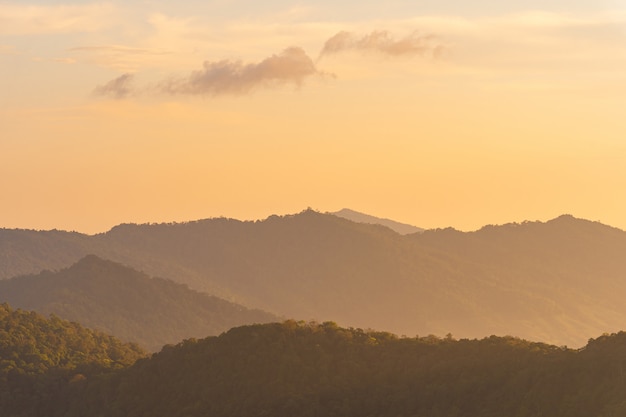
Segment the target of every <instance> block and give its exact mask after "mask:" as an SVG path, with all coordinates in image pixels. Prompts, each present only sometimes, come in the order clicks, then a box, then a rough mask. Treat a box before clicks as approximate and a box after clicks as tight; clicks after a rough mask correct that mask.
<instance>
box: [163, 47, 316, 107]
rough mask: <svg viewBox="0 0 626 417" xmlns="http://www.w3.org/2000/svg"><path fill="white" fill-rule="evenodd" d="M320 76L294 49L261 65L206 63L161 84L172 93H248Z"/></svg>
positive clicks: (309, 62) (304, 53)
mask: <svg viewBox="0 0 626 417" xmlns="http://www.w3.org/2000/svg"><path fill="white" fill-rule="evenodd" d="M318 74H321V73H320V72H319V71H318V70H317V68H316V66H315V63H314V62H313V60H312V59H311V58H310V57H309V56H308V55H307V54H306V52H304V50H303V49H302V48H299V47H291V48H287V49H285V50H284V51H283V52H281V53H280V54H277V55H272V56H271V57H269V58H266V59H264V60H263V61H261V62H259V63H252V64H244V63H242V62H241V61H231V60H222V61H217V62H209V61H207V62H205V63H204V65H203V68H202V69H201V70H199V71H194V72H192V73H191V74H190V75H189V76H187V77H184V78H180V79H171V80H169V81H167V82H164V83H162V84H161V88H160V89H161V90H162V91H164V92H167V93H170V94H189V95H208V96H217V95H223V94H235V95H237V94H246V93H249V92H251V91H252V90H254V89H255V88H257V87H263V86H272V85H282V84H289V83H292V84H294V85H296V86H300V85H302V83H303V82H304V80H305V79H306V78H307V77H311V76H313V75H318Z"/></svg>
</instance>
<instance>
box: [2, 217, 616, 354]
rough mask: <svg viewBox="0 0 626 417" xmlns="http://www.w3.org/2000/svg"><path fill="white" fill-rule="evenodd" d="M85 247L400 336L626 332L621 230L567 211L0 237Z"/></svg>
mask: <svg viewBox="0 0 626 417" xmlns="http://www.w3.org/2000/svg"><path fill="white" fill-rule="evenodd" d="M23 235H24V236H26V237H24V236H23ZM55 239H58V241H59V242H60V243H59V244H58V245H57V244H55ZM14 241H15V242H17V243H13V242H14ZM16 248H17V249H16ZM18 249H19V250H18ZM1 251H4V252H1ZM81 251H89V252H87V253H95V254H96V255H98V256H100V257H104V258H106V259H112V260H114V261H116V262H121V263H124V264H126V265H129V266H131V267H133V268H136V269H139V270H142V271H145V272H146V273H147V274H149V275H152V276H162V277H166V278H170V279H175V280H177V281H178V282H181V283H184V284H187V285H188V286H189V287H191V288H193V289H195V290H198V291H203V292H207V293H210V294H213V295H216V296H219V297H222V298H226V299H229V300H232V301H235V302H237V303H239V304H242V305H245V306H247V307H253V308H260V309H263V310H265V311H270V312H272V313H275V314H277V315H280V316H284V317H294V318H297V319H307V320H308V319H317V320H320V321H324V320H335V321H337V322H338V323H340V324H342V325H351V326H355V327H362V328H378V329H388V330H390V331H393V332H394V333H398V334H407V335H415V334H421V335H424V334H429V333H433V334H438V335H443V334H447V333H449V332H450V333H452V334H453V335H455V336H456V337H483V336H487V335H491V334H497V335H515V336H519V337H523V338H526V339H530V340H537V341H544V342H549V343H553V344H557V345H568V346H583V345H584V344H585V342H586V341H587V339H588V338H589V337H591V336H593V335H597V334H602V333H605V332H616V331H618V330H620V329H621V328H622V326H623V323H626V305H624V304H623V303H621V302H620V301H621V298H622V295H623V294H625V293H626V282H625V281H624V280H623V277H624V276H626V257H624V256H623V254H624V253H626V233H625V232H623V231H621V230H618V229H614V228H611V227H609V226H605V225H602V224H600V223H595V222H589V221H586V220H581V219H576V218H573V217H571V216H562V217H559V218H557V219H554V220H552V221H549V222H545V223H542V222H525V223H522V224H508V225H502V226H488V227H485V228H483V229H481V230H479V231H476V232H470V233H464V232H459V231H455V230H452V229H441V230H430V231H426V232H424V233H421V234H412V235H407V236H402V235H399V234H397V233H395V232H393V231H391V230H389V229H388V228H386V227H383V226H380V225H371V224H361V223H354V222H352V221H349V220H346V219H343V218H339V217H337V216H334V215H330V214H321V213H317V212H314V211H311V210H306V211H304V212H302V213H299V214H296V215H291V216H282V217H279V216H271V217H269V218H268V219H266V220H263V221H256V222H250V221H248V222H242V221H238V220H233V219H225V218H219V219H208V220H199V221H195V222H188V223H179V224H151V225H133V224H125V225H120V226H117V227H114V228H113V229H112V230H110V231H109V232H107V233H104V234H100V235H96V236H84V235H75V234H67V233H66V234H63V233H62V232H54V233H52V232H31V231H15V230H14V231H4V233H0V260H2V259H13V258H17V259H20V262H19V265H22V268H23V269H25V266H27V265H28V264H29V262H28V260H29V259H30V260H32V265H34V266H32V268H42V267H45V266H44V264H45V262H44V261H50V263H53V262H52V260H54V261H55V262H56V259H57V258H60V259H61V258H62V259H66V258H69V257H71V255H68V254H67V253H71V254H74V256H75V255H78V254H79V253H80V252H81ZM60 252H62V253H66V252H67V253H66V254H65V255H61V254H60ZM0 262H3V261H0ZM47 268H48V269H51V268H56V267H55V266H51V267H47ZM18 269H19V268H12V269H11V268H10V267H9V266H7V265H6V264H5V265H3V266H2V268H0V270H4V271H7V270H12V271H14V272H15V271H17V270H18Z"/></svg>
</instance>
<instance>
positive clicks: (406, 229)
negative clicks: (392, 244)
mask: <svg viewBox="0 0 626 417" xmlns="http://www.w3.org/2000/svg"><path fill="white" fill-rule="evenodd" d="M330 214H334V215H335V216H338V217H342V218H344V219H348V220H352V221H353V222H355V223H367V224H380V225H382V226H386V227H388V228H390V229H391V230H393V231H394V232H397V233H399V234H401V235H408V234H411V233H421V232H423V231H424V229H422V228H421V227H417V226H413V225H410V224H406V223H400V222H397V221H395V220H391V219H383V218H380V217H375V216H371V215H369V214H365V213H360V212H358V211H354V210H350V209H348V208H344V209H341V210H339V211H336V212H333V213H330Z"/></svg>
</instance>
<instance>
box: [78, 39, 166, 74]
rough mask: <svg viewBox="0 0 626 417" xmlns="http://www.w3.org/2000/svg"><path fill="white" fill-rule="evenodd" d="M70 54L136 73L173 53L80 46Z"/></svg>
mask: <svg viewBox="0 0 626 417" xmlns="http://www.w3.org/2000/svg"><path fill="white" fill-rule="evenodd" d="M69 52H70V53H72V54H74V56H76V57H80V58H81V60H85V61H87V62H90V63H93V64H95V65H99V66H102V67H106V68H112V69H115V70H117V71H120V72H136V71H138V70H139V69H140V68H141V67H144V66H146V65H155V64H158V63H159V60H160V59H162V58H163V56H165V55H171V52H168V51H164V50H161V49H153V48H135V47H131V46H124V45H98V46H79V47H74V48H70V49H69Z"/></svg>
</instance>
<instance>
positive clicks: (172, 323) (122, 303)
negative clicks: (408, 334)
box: [0, 255, 278, 351]
mask: <svg viewBox="0 0 626 417" xmlns="http://www.w3.org/2000/svg"><path fill="white" fill-rule="evenodd" d="M0 301H4V302H8V303H10V304H11V305H13V306H16V307H20V308H23V309H28V310H35V311H38V312H41V313H43V314H50V313H54V314H55V315H57V316H59V317H61V318H64V319H67V320H72V321H76V322H79V323H81V324H82V325H84V326H86V327H89V328H94V329H98V330H101V331H103V332H106V333H109V334H113V335H115V336H116V337H119V338H120V339H122V340H126V341H133V342H136V343H138V344H139V345H141V346H143V347H145V348H147V349H150V350H152V351H156V350H160V349H161V347H162V346H163V345H165V344H168V343H177V342H179V341H181V340H183V339H186V338H190V337H205V336H210V335H217V334H220V333H222V332H224V331H226V330H228V329H230V328H231V327H235V326H240V325H243V324H252V323H267V322H271V321H276V320H277V319H278V318H277V317H276V316H274V315H271V314H269V313H265V312H263V311H260V310H250V309H247V308H245V307H242V306H240V305H237V304H234V303H231V302H228V301H226V300H223V299H220V298H217V297H213V296H210V295H207V294H204V293H199V292H197V291H193V290H190V289H189V288H188V287H187V286H185V285H183V284H178V283H175V282H173V281H169V280H165V279H160V278H150V277H148V276H147V275H146V274H144V273H141V272H137V271H135V270H134V269H131V268H128V267H125V266H123V265H121V264H118V263H115V262H111V261H107V260H103V259H100V258H98V257H96V256H95V255H90V256H87V257H85V258H83V259H81V260H80V261H79V262H77V263H76V264H74V265H73V266H71V267H69V268H66V269H62V270H60V271H58V272H50V271H44V272H41V273H40V274H38V275H30V276H22V277H17V278H13V279H10V280H4V281H0Z"/></svg>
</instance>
